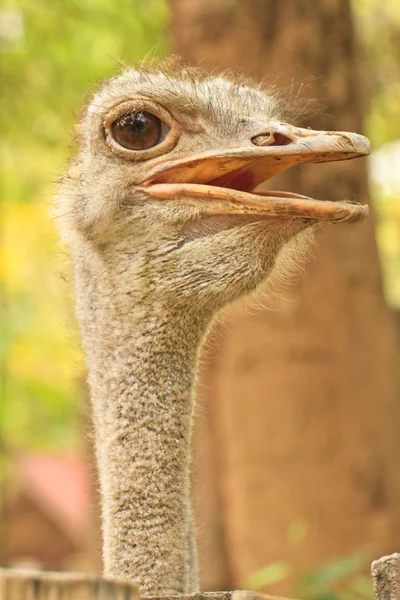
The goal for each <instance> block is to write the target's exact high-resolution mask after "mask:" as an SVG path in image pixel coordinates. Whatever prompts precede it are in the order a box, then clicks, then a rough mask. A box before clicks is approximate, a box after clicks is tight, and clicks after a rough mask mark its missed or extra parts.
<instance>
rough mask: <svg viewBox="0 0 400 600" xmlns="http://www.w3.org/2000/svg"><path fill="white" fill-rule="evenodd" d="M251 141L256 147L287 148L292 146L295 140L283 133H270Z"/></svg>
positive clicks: (255, 137)
mask: <svg viewBox="0 0 400 600" xmlns="http://www.w3.org/2000/svg"><path fill="white" fill-rule="evenodd" d="M251 141H252V142H253V144H254V145H255V146H287V145H288V144H292V143H293V140H292V139H291V138H290V137H288V136H287V135H283V133H279V132H274V133H271V132H269V131H267V132H265V133H261V134H260V135H255V136H254V137H252V138H251Z"/></svg>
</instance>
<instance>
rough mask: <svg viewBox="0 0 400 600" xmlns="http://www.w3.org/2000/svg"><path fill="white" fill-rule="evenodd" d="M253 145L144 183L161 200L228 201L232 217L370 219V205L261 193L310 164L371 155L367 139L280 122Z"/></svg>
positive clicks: (178, 166) (204, 156)
mask: <svg viewBox="0 0 400 600" xmlns="http://www.w3.org/2000/svg"><path fill="white" fill-rule="evenodd" d="M251 140H252V143H253V145H252V146H245V147H239V148H227V149H223V150H220V151H218V150H217V151H210V152H204V153H201V154H198V155H192V156H190V157H188V158H185V159H181V160H176V161H169V162H164V163H163V164H162V165H159V166H158V167H157V168H156V169H154V171H153V172H152V173H150V175H149V176H148V178H147V179H146V181H145V182H144V183H143V189H144V190H145V191H146V193H147V194H148V195H149V196H151V197H153V198H159V199H172V198H198V199H203V200H205V201H213V200H214V201H216V200H217V201H219V202H218V214H221V201H226V202H225V203H224V204H225V205H226V212H230V213H231V212H232V204H233V205H236V206H237V212H240V213H257V214H262V215H264V216H271V217H282V218H302V219H313V220H317V221H332V222H342V221H348V222H350V221H351V222H354V221H359V220H361V219H363V218H365V217H366V216H367V215H368V206H367V205H365V204H359V203H356V202H353V201H349V200H342V201H334V202H332V201H327V200H315V199H313V198H309V197H307V196H302V195H300V194H293V193H291V192H258V191H257V192H255V191H254V190H255V188H257V186H259V185H260V184H261V183H263V182H265V181H267V180H269V179H270V178H271V177H274V176H275V175H277V174H278V173H280V172H281V171H283V170H285V169H288V168H289V167H292V166H294V165H297V164H300V163H305V162H330V161H336V160H348V159H351V158H357V157H359V156H365V155H367V154H369V152H370V143H369V141H368V139H367V138H365V137H364V136H362V135H358V134H356V133H347V132H341V131H313V130H312V129H303V128H300V127H293V126H291V125H288V124H285V123H276V124H275V125H274V126H273V127H269V128H268V132H267V133H263V134H260V135H257V136H254V137H253V138H251Z"/></svg>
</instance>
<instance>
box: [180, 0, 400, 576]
mask: <svg viewBox="0 0 400 600" xmlns="http://www.w3.org/2000/svg"><path fill="white" fill-rule="evenodd" d="M170 4H171V7H172V25H171V28H172V35H173V49H174V51H176V52H177V53H178V54H181V55H182V56H183V57H184V59H185V60H186V62H188V63H197V62H198V61H201V62H202V63H203V64H204V65H205V66H207V67H210V66H223V67H233V68H235V69H239V70H241V71H244V72H245V73H246V74H251V75H253V76H254V77H255V78H257V79H261V78H264V77H266V78H267V81H268V80H272V81H273V82H274V83H277V84H278V85H280V86H290V85H291V83H292V81H293V80H295V81H297V82H301V81H305V82H306V83H307V86H305V87H306V89H305V95H309V96H310V97H313V98H316V99H317V100H319V101H320V102H321V103H322V104H323V105H324V107H326V108H324V110H323V111H320V112H319V113H318V114H314V115H312V116H311V117H310V118H308V119H307V121H306V123H307V125H310V126H312V127H314V128H317V129H337V130H349V131H358V132H360V131H362V129H363V113H364V97H365V92H364V90H363V85H362V81H361V77H360V73H359V61H358V56H357V52H358V51H357V47H356V43H355V37H354V31H353V25H352V15H351V10H350V5H349V0H326V1H325V2H313V1H311V0H280V1H279V2H278V1H277V0H170ZM282 185H284V186H285V187H286V188H287V189H292V190H295V191H297V192H300V193H306V194H309V195H311V196H313V197H315V198H326V199H330V198H333V199H338V198H345V197H350V198H351V197H353V195H354V196H355V197H356V198H357V199H359V200H362V201H366V200H367V199H368V186H367V175H366V161H365V160H357V161H354V162H348V163H336V164H335V163H333V164H330V165H308V166H303V167H302V168H300V167H299V168H296V169H294V170H292V171H289V172H287V173H286V174H284V176H281V177H280V181H279V184H276V182H275V183H274V187H275V189H279V187H281V186H282ZM297 279H298V281H297V282H296V283H295V284H294V285H293V286H291V287H290V288H289V289H287V290H285V292H284V293H285V298H277V299H276V300H275V301H274V302H273V306H274V309H275V310H274V311H273V312H271V311H269V310H266V309H265V310H257V312H255V311H251V312H249V311H248V310H247V311H246V310H243V309H242V308H235V309H234V310H232V311H230V313H229V315H228V317H227V321H226V325H225V326H222V325H220V326H219V327H218V330H217V331H216V333H215V334H214V338H216V343H215V344H214V346H213V345H212V342H211V344H210V345H209V348H208V349H207V350H206V353H205V356H206V358H205V366H204V368H203V376H202V379H201V385H200V388H199V406H200V408H199V413H198V420H197V425H198V432H197V439H198V440H199V442H198V444H197V445H198V448H197V452H198V453H199V457H200V461H199V465H200V466H199V467H197V468H196V470H197V473H196V474H195V479H196V478H197V480H198V481H197V483H196V484H195V485H196V486H197V488H196V496H197V497H198V504H199V513H200V523H201V527H200V538H201V541H202V543H201V547H202V548H203V550H202V557H201V558H202V567H203V584H204V586H205V587H218V586H228V587H235V586H238V585H243V582H244V581H245V579H246V577H247V576H248V575H249V574H250V573H251V572H253V571H254V570H255V569H258V568H260V567H263V566H265V565H267V564H268V563H270V562H271V561H276V560H288V561H289V562H290V563H291V564H292V565H294V566H295V567H297V568H301V567H310V566H311V565H315V564H316V563H319V562H321V561H323V560H325V559H328V558H333V557H338V556H343V555H346V554H348V553H352V552H355V551H358V550H360V549H365V550H367V551H368V552H370V554H371V556H375V557H376V556H379V555H381V554H384V553H386V554H388V553H390V552H393V551H394V550H396V549H397V551H399V543H400V542H399V540H400V478H399V477H398V462H399V460H400V435H399V434H400V432H399V424H400V415H399V403H398V396H397V392H398V388H397V370H398V365H397V364H396V363H397V361H398V358H399V355H398V346H397V338H396V335H395V326H394V319H393V315H392V314H391V313H390V312H389V310H388V308H387V307H386V305H385V302H384V298H383V293H382V287H381V273H380V268H379V263H378V257H377V252H376V246H375V239H374V217H373V216H371V218H370V219H368V220H367V221H366V222H365V223H362V224H359V225H356V226H346V225H341V226H338V227H333V226H330V227H327V228H326V231H325V232H322V231H321V232H320V233H318V234H317V247H316V249H315V259H314V260H313V261H312V262H311V263H310V264H309V265H308V266H307V268H306V273H305V275H304V276H301V277H298V278H297ZM396 402H397V406H396ZM204 499H206V502H204V501H203V500H204ZM395 543H397V548H396V546H395Z"/></svg>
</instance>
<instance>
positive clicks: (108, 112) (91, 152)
mask: <svg viewBox="0 0 400 600" xmlns="http://www.w3.org/2000/svg"><path fill="white" fill-rule="evenodd" d="M78 139H79V150H78V154H77V156H76V158H75V160H74V161H73V162H72V164H71V165H70V167H69V170H68V172H67V174H66V176H65V177H64V178H63V179H62V181H61V188H60V192H59V194H58V198H57V201H56V213H57V215H58V219H59V222H60V225H61V230H62V236H63V238H64V240H65V241H66V242H67V244H69V245H70V248H71V251H72V257H73V263H74V272H75V277H74V279H75V287H76V299H77V301H76V303H77V317H78V321H79V325H80V329H81V335H82V340H83V346H84V351H85V356H86V362H87V367H88V373H89V376H88V379H89V386H90V393H91V399H92V405H93V419H94V429H95V440H96V455H97V461H98V469H99V479H100V489H101V496H102V527H103V539H104V544H103V558H104V570H105V574H106V575H109V576H113V577H119V578H124V579H128V580H132V581H136V582H138V583H139V585H140V588H141V591H142V593H143V594H144V595H147V596H148V595H170V594H181V593H188V592H194V591H196V590H197V589H198V577H197V561H196V546H195V528H194V520H193V516H192V509H191V502H190V486H189V472H190V444H191V430H192V420H193V410H194V398H193V388H194V384H195V372H196V365H197V361H198V358H199V351H200V348H201V346H202V343H203V340H204V338H205V335H206V333H207V331H208V329H209V327H210V324H211V322H212V320H213V317H214V316H215V314H216V313H217V312H218V311H220V309H222V308H223V307H224V306H226V305H227V304H228V303H231V302H233V301H234V300H236V299H238V298H239V297H241V296H243V295H245V294H249V293H251V292H252V291H253V290H255V289H256V288H257V287H258V286H259V285H260V284H261V283H262V282H264V281H265V280H266V279H267V278H268V277H269V276H270V275H271V274H273V273H274V272H275V271H276V270H277V269H279V267H280V264H281V263H282V262H283V259H282V256H283V255H288V254H290V253H291V254H293V255H294V258H295V259H296V249H298V247H299V243H301V240H304V239H305V238H306V237H309V235H308V234H309V232H310V231H312V229H313V226H315V224H316V223H318V222H320V221H329V222H333V223H339V222H344V221H347V222H354V221H358V220H360V219H362V218H363V217H364V216H366V214H367V210H368V209H367V207H366V206H364V205H361V204H357V203H355V202H349V201H337V202H331V201H321V200H315V199H312V198H309V197H306V196H301V195H299V194H294V193H288V192H262V193H261V192H259V191H257V190H256V191H254V190H255V189H256V188H257V186H258V185H259V184H261V183H262V182H264V181H266V180H268V179H270V178H271V177H273V176H274V175H276V174H277V173H279V172H280V171H282V170H283V169H286V168H288V167H291V166H293V165H296V164H298V163H303V162H326V161H333V160H345V159H349V158H354V157H358V156H362V155H366V154H368V152H369V143H368V140H367V139H366V138H364V137H363V136H360V135H357V134H354V133H343V132H325V131H313V130H311V129H302V128H298V127H295V126H293V125H291V124H289V123H287V122H285V111H284V106H283V105H282V103H281V101H280V100H279V99H278V97H277V96H276V94H275V93H273V92H268V91H264V90H263V89H262V88H261V87H258V86H256V85H254V84H251V85H250V84H248V83H247V82H246V81H244V80H243V81H242V80H239V79H238V78H237V77H236V78H229V77H228V76H218V75H210V74H207V73H201V72H200V71H199V70H197V69H193V68H181V67H176V66H173V64H172V63H170V62H167V63H165V64H161V65H159V66H154V65H153V66H150V67H141V68H139V69H138V70H134V69H127V70H125V71H124V72H123V73H122V74H120V75H118V76H117V77H114V78H112V79H110V80H109V81H108V82H106V83H104V84H103V85H102V87H101V89H100V90H99V91H98V92H97V93H96V94H95V95H94V97H93V99H92V100H91V102H90V104H89V106H88V108H87V110H86V112H85V114H84V115H83V118H82V119H81V120H80V122H79V125H78Z"/></svg>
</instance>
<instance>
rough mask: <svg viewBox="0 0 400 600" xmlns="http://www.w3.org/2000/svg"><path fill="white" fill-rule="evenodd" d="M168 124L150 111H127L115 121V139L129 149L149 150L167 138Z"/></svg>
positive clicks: (113, 133) (113, 134) (113, 127)
mask: <svg viewBox="0 0 400 600" xmlns="http://www.w3.org/2000/svg"><path fill="white" fill-rule="evenodd" d="M168 129H169V128H168V126H167V125H166V124H165V123H163V121H161V119H159V118H158V117H156V116H154V115H152V114H151V113H149V112H146V111H141V112H136V113H126V114H125V115H122V116H121V117H119V119H117V120H116V121H114V123H113V124H112V126H111V133H112V136H113V138H114V140H115V141H116V142H117V143H118V144H119V145H120V146H123V147H124V148H127V149H128V150H147V149H148V148H152V147H153V146H156V145H157V144H159V143H160V142H162V141H163V140H164V139H165V136H166V134H167V132H168Z"/></svg>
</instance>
